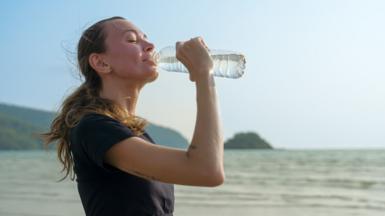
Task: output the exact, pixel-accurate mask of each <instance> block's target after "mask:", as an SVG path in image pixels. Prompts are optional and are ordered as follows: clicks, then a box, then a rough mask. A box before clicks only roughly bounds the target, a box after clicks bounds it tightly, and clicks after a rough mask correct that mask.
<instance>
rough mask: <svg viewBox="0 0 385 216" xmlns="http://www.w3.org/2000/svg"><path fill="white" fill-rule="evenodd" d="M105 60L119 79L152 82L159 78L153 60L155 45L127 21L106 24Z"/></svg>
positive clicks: (113, 21) (114, 21)
mask: <svg viewBox="0 0 385 216" xmlns="http://www.w3.org/2000/svg"><path fill="white" fill-rule="evenodd" d="M104 31H105V33H106V34H107V37H106V40H105V45H106V52H105V55H104V57H105V60H106V62H107V63H108V64H109V65H110V67H111V69H112V73H113V74H114V75H115V76H117V77H119V78H124V79H125V78H129V79H131V80H132V79H134V80H140V81H145V82H151V81H153V80H155V79H156V78H157V77H158V72H157V71H156V64H155V63H154V61H153V60H152V59H151V56H152V54H153V52H154V45H153V44H152V43H150V42H149V41H148V40H147V36H146V35H145V34H144V33H143V32H141V31H140V30H139V29H138V28H137V27H136V26H135V25H133V24H132V23H130V22H128V21H127V20H112V21H110V22H108V23H106V25H105V27H104Z"/></svg>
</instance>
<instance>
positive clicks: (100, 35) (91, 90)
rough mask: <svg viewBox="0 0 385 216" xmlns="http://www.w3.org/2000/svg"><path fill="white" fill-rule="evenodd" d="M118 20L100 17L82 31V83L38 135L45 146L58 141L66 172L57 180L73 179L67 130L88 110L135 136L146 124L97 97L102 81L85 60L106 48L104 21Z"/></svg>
mask: <svg viewBox="0 0 385 216" xmlns="http://www.w3.org/2000/svg"><path fill="white" fill-rule="evenodd" d="M117 19H123V20H125V19H124V18H123V17H118V16H115V17H111V18H107V19H103V20H100V21H99V22H97V23H95V24H93V25H92V26H90V27H89V28H87V29H86V30H85V31H84V32H83V34H82V36H81V37H80V40H79V42H78V46H77V61H78V67H79V71H80V72H81V75H82V76H83V77H84V82H83V83H82V84H81V85H80V86H79V87H78V88H77V89H75V91H74V92H73V93H72V94H70V95H69V96H68V97H67V98H65V100H64V101H63V103H62V105H61V107H60V108H59V111H58V113H57V115H56V117H55V118H54V120H53V121H52V123H51V126H50V131H49V132H47V133H43V134H41V137H42V139H43V142H44V146H45V148H47V147H48V145H49V144H50V143H53V142H54V141H57V142H58V143H57V144H58V146H57V156H58V159H59V161H60V162H61V163H62V165H63V169H62V170H61V172H63V171H66V174H65V176H64V177H63V178H62V179H60V180H59V181H62V180H64V179H65V178H66V177H67V176H68V175H71V180H72V181H73V180H74V178H75V174H74V172H73V166H74V161H73V156H72V154H71V150H70V145H71V142H70V136H69V132H70V129H71V128H73V127H75V126H76V124H77V123H78V122H79V121H80V119H81V118H82V117H83V116H84V115H86V114H88V113H99V114H103V115H107V116H109V117H112V118H114V119H116V120H118V121H120V122H121V123H123V124H124V125H126V126H127V127H129V128H130V129H131V130H132V131H133V133H134V134H135V135H141V134H142V133H143V132H144V128H145V126H146V125H147V121H146V120H145V119H143V118H140V117H138V116H132V115H129V114H128V112H127V111H126V110H125V109H124V108H122V107H121V106H120V105H119V104H117V103H116V102H114V101H112V100H109V99H105V98H101V97H100V96H99V92H100V90H101V88H102V80H101V78H100V76H99V75H98V74H97V73H96V71H95V70H94V69H93V68H92V67H91V65H90V64H89V61H88V59H89V56H90V55H91V54H92V53H103V52H105V51H106V47H105V39H106V37H107V36H106V33H105V31H104V26H105V23H106V22H109V21H112V20H117ZM72 174H73V175H72Z"/></svg>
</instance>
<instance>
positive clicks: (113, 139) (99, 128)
mask: <svg viewBox="0 0 385 216" xmlns="http://www.w3.org/2000/svg"><path fill="white" fill-rule="evenodd" d="M79 127H80V131H81V132H82V139H81V140H82V142H81V143H82V147H83V148H84V150H85V152H86V154H87V155H88V156H89V158H90V159H91V160H92V161H93V162H94V163H96V164H97V165H98V166H99V167H101V168H105V167H104V166H103V158H104V155H105V153H106V152H107V150H108V149H109V148H110V147H111V146H113V145H114V144H116V143H118V142H120V141H122V140H124V139H126V138H129V137H132V136H134V134H133V132H132V131H131V130H130V129H129V128H128V127H126V126H125V125H123V124H122V123H120V122H119V121H117V120H115V119H113V118H111V117H108V116H105V115H101V114H91V115H89V116H86V118H84V119H82V121H81V122H80V123H79Z"/></svg>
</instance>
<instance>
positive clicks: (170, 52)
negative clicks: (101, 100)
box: [154, 47, 246, 78]
mask: <svg viewBox="0 0 385 216" xmlns="http://www.w3.org/2000/svg"><path fill="white" fill-rule="evenodd" d="M210 56H211V57H212V59H213V63H214V67H213V69H214V70H213V74H214V76H218V77H227V78H239V77H241V76H242V75H243V74H244V70H245V65H246V60H245V56H244V55H242V54H240V53H236V52H233V51H224V50H211V51H210ZM154 59H155V61H156V62H157V64H158V68H160V69H162V70H165V71H170V72H185V73H188V70H187V68H186V67H185V66H184V65H183V64H182V63H181V62H180V61H178V59H177V58H176V57H175V48H173V47H167V48H165V49H162V50H161V51H160V52H159V53H156V54H154Z"/></svg>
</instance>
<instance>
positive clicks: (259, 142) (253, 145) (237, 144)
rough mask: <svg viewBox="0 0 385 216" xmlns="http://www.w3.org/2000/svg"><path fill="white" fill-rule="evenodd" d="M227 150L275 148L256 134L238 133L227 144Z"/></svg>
mask: <svg viewBox="0 0 385 216" xmlns="http://www.w3.org/2000/svg"><path fill="white" fill-rule="evenodd" d="M225 149H273V147H272V146H271V145H270V144H269V143H268V142H266V141H265V140H264V139H262V138H261V137H260V136H259V135H258V134H256V133H254V132H246V133H237V134H235V135H234V137H233V138H231V139H228V140H227V141H226V142H225Z"/></svg>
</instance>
